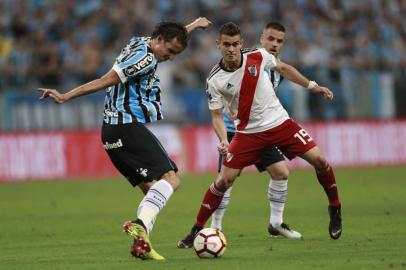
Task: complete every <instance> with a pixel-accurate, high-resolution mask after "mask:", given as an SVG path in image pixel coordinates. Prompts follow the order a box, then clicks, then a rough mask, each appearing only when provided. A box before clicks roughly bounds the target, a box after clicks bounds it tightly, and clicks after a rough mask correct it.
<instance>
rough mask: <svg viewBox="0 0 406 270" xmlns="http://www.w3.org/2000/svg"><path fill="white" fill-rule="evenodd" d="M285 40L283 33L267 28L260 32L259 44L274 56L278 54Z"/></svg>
mask: <svg viewBox="0 0 406 270" xmlns="http://www.w3.org/2000/svg"><path fill="white" fill-rule="evenodd" d="M284 42H285V33H284V32H281V31H278V30H276V29H272V28H268V29H265V30H264V31H263V32H262V35H261V45H262V47H263V48H264V49H265V50H267V51H268V52H269V53H271V54H273V55H274V56H275V57H277V56H279V53H280V52H281V50H282V47H283V44H284Z"/></svg>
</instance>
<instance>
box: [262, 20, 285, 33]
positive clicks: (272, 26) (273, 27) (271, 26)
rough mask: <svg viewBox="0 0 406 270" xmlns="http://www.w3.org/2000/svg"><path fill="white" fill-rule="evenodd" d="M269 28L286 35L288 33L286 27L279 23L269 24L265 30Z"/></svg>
mask: <svg viewBox="0 0 406 270" xmlns="http://www.w3.org/2000/svg"><path fill="white" fill-rule="evenodd" d="M269 28H272V29H275V30H278V31H280V32H284V33H285V32H286V29H285V27H284V26H283V25H282V24H281V23H278V22H269V23H268V24H267V25H266V26H265V29H269Z"/></svg>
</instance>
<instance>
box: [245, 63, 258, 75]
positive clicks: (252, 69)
mask: <svg viewBox="0 0 406 270" xmlns="http://www.w3.org/2000/svg"><path fill="white" fill-rule="evenodd" d="M247 70H248V73H249V74H251V75H252V76H254V77H256V76H257V75H258V70H257V66H256V65H251V66H249V67H248V68H247Z"/></svg>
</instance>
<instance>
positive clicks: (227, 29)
mask: <svg viewBox="0 0 406 270" xmlns="http://www.w3.org/2000/svg"><path fill="white" fill-rule="evenodd" d="M219 35H226V36H231V37H232V36H236V35H241V30H240V27H239V26H238V25H237V24H235V23H233V22H228V23H225V24H223V25H222V26H221V27H220V30H219Z"/></svg>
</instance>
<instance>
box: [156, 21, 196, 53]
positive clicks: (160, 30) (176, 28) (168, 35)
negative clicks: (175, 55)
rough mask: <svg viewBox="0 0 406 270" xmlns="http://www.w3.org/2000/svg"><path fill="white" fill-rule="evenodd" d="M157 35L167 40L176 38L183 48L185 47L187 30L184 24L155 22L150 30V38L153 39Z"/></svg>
mask: <svg viewBox="0 0 406 270" xmlns="http://www.w3.org/2000/svg"><path fill="white" fill-rule="evenodd" d="M158 36H161V37H162V38H163V39H164V40H165V41H167V42H168V41H171V40H172V39H174V38H176V39H177V40H178V42H179V43H180V44H181V45H182V46H183V48H186V47H187V40H188V35H187V31H186V28H185V26H184V25H183V24H181V23H177V22H161V23H159V24H157V25H156V26H155V29H154V31H153V32H152V35H151V38H152V39H154V38H156V37H158Z"/></svg>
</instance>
